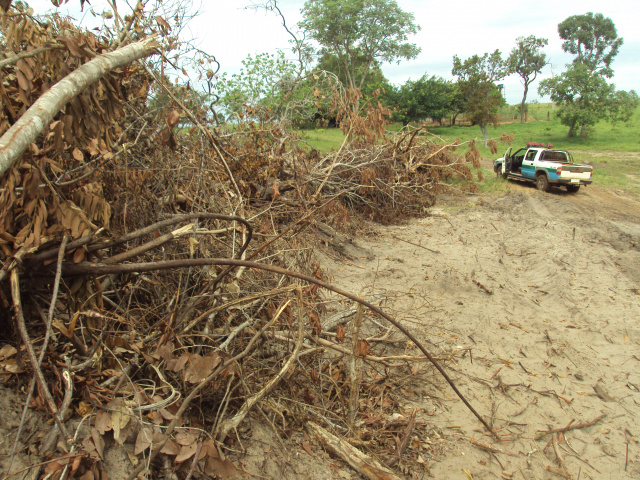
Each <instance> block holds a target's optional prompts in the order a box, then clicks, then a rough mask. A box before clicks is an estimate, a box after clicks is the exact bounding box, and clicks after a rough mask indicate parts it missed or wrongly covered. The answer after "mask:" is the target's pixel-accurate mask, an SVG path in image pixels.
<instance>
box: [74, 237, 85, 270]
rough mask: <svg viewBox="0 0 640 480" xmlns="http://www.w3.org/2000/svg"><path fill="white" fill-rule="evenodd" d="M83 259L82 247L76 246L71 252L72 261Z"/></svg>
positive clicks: (78, 261)
mask: <svg viewBox="0 0 640 480" xmlns="http://www.w3.org/2000/svg"><path fill="white" fill-rule="evenodd" d="M78 236H79V235H78ZM83 260H84V248H82V247H80V248H76V251H75V252H74V253H73V263H80V262H81V261H83Z"/></svg>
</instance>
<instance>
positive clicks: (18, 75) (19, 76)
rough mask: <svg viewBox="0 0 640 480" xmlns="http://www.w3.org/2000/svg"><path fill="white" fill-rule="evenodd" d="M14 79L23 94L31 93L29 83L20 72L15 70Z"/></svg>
mask: <svg viewBox="0 0 640 480" xmlns="http://www.w3.org/2000/svg"><path fill="white" fill-rule="evenodd" d="M16 78H17V79H18V85H20V88H21V89H22V90H24V91H25V92H30V91H31V82H30V81H29V80H27V77H25V76H24V74H23V73H22V72H21V71H20V70H16Z"/></svg>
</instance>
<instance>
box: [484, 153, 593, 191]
mask: <svg viewBox="0 0 640 480" xmlns="http://www.w3.org/2000/svg"><path fill="white" fill-rule="evenodd" d="M511 151H512V148H511V147H509V149H508V150H507V151H506V153H505V154H504V157H502V158H498V159H497V160H496V161H495V162H494V164H493V170H494V171H495V172H496V175H499V176H502V177H503V178H513V179H515V180H523V181H528V182H535V184H536V187H538V190H542V191H543V192H548V191H549V189H550V188H551V186H552V185H558V186H561V185H564V186H565V187H566V188H567V191H568V192H571V193H575V192H577V191H578V190H579V189H580V185H589V184H590V183H591V182H592V179H591V177H592V175H593V167H592V166H591V165H579V164H576V163H573V157H572V156H571V154H570V153H569V152H567V151H565V150H552V145H551V144H548V145H544V144H539V143H527V146H526V147H525V148H521V149H519V150H517V151H516V152H515V153H511Z"/></svg>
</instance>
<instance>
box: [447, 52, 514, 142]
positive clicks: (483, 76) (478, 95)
mask: <svg viewBox="0 0 640 480" xmlns="http://www.w3.org/2000/svg"><path fill="white" fill-rule="evenodd" d="M508 71H509V68H508V66H507V64H506V62H505V61H504V60H503V59H502V54H501V53H500V50H496V51H494V52H493V53H485V54H484V55H483V56H479V55H474V56H473V57H470V58H468V59H466V60H465V61H464V62H463V61H461V60H460V58H458V56H457V55H454V56H453V70H451V73H452V74H453V75H455V76H457V77H458V88H459V91H460V95H461V96H462V98H463V102H464V107H463V108H464V110H463V111H464V113H465V115H466V116H467V118H468V119H469V120H471V122H472V123H475V124H477V125H478V126H479V127H480V130H481V131H482V135H483V136H484V146H485V148H486V147H487V141H488V140H489V133H488V131H487V125H489V124H491V125H494V126H497V124H498V110H499V109H500V107H501V106H502V105H504V103H505V101H504V98H503V97H502V94H501V93H500V89H499V88H498V87H497V86H496V85H495V83H494V82H496V81H498V80H501V79H502V78H504V77H505V76H506V75H507V73H508Z"/></svg>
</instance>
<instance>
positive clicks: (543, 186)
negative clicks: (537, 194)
mask: <svg viewBox="0 0 640 480" xmlns="http://www.w3.org/2000/svg"><path fill="white" fill-rule="evenodd" d="M536 187H537V188H538V190H540V191H543V192H548V191H549V180H547V176H546V175H545V174H544V173H543V174H540V175H538V176H537V177H536Z"/></svg>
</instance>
